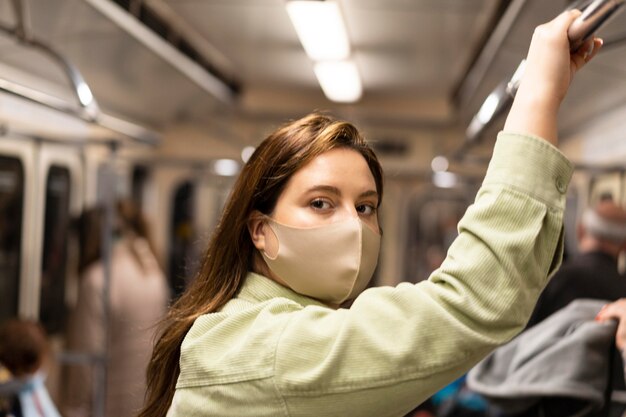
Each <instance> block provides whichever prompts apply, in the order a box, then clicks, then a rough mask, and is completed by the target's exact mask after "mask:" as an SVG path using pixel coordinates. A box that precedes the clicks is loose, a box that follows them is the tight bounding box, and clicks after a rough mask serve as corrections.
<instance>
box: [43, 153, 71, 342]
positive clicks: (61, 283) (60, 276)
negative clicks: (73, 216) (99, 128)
mask: <svg viewBox="0 0 626 417" xmlns="http://www.w3.org/2000/svg"><path fill="white" fill-rule="evenodd" d="M69 204H70V172H69V170H68V169H67V168H64V167H61V166H54V165H53V166H52V167H50V170H49V171H48V178H47V180H46V206H45V207H46V212H45V224H44V237H43V262H42V271H41V292H40V298H39V299H40V304H39V306H40V307H39V317H40V320H41V322H42V324H43V325H44V327H45V329H46V331H48V333H50V334H55V333H58V332H60V331H62V330H63V327H64V321H65V313H66V308H65V272H66V260H67V240H68V227H69V224H70V213H69Z"/></svg>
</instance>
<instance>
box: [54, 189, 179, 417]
mask: <svg viewBox="0 0 626 417" xmlns="http://www.w3.org/2000/svg"><path fill="white" fill-rule="evenodd" d="M116 213H117V215H116V216H115V227H114V243H113V246H112V250H111V270H110V276H111V280H110V287H109V288H110V293H109V302H110V310H109V316H108V323H106V324H107V325H108V332H107V331H106V330H105V327H104V326H105V321H104V320H105V317H104V306H103V300H104V297H103V289H104V285H105V283H104V279H105V271H104V267H105V265H104V262H103V261H102V248H101V245H100V243H101V234H102V231H103V227H102V226H103V224H102V223H103V217H104V212H103V210H101V208H99V207H98V208H93V209H89V210H86V211H84V212H83V213H82V215H81V217H80V219H79V221H78V223H79V225H78V234H79V241H80V248H81V251H80V260H79V261H80V262H79V263H80V265H79V273H80V286H79V293H78V300H77V303H76V307H75V308H74V310H73V311H72V314H71V316H70V321H69V329H68V333H69V334H68V348H69V349H70V350H73V351H76V352H82V353H87V354H91V355H102V354H103V353H105V351H104V349H105V346H108V350H106V353H107V355H108V356H107V381H106V402H105V411H106V415H107V416H116V417H130V416H132V415H135V414H136V413H137V411H138V410H139V409H140V408H141V404H142V401H143V397H144V395H145V370H146V366H147V364H148V361H149V359H150V349H151V348H152V341H153V336H154V326H155V325H156V324H157V323H158V322H159V320H161V319H162V318H163V316H164V314H165V309H166V306H167V302H168V298H169V290H168V287H167V283H166V280H165V277H164V275H163V273H162V272H161V269H160V267H159V265H158V263H157V260H156V257H155V256H154V252H153V251H152V250H151V245H150V243H149V242H150V239H149V233H148V226H147V223H146V221H145V219H144V217H143V215H142V213H141V212H140V211H139V209H138V208H137V207H136V206H135V204H133V203H131V202H130V201H121V202H119V203H118V204H117V212H116ZM107 336H108V338H107ZM94 368H95V366H87V365H82V366H78V365H76V366H72V367H70V368H68V378H67V383H66V385H65V391H66V392H65V394H66V395H65V397H66V398H65V404H64V405H65V408H64V410H63V411H64V413H63V414H64V415H66V416H69V417H81V416H89V415H92V408H93V403H94V399H93V398H92V394H93V392H94V389H93V387H94V379H95V378H94V376H93V374H92V372H93V369H94ZM99 388H104V387H99Z"/></svg>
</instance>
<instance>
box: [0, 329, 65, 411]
mask: <svg viewBox="0 0 626 417" xmlns="http://www.w3.org/2000/svg"><path fill="white" fill-rule="evenodd" d="M49 360H50V347H49V346H48V339H47V336H46V332H45V330H44V329H43V327H42V326H41V325H40V324H39V323H37V322H34V321H30V320H22V319H10V320H7V321H6V322H4V323H3V324H2V326H0V416H22V417H60V416H59V412H58V411H57V409H56V407H55V405H54V404H53V402H52V400H51V399H50V396H49V395H48V390H47V389H46V386H45V385H44V381H45V375H46V366H47V364H48V361H49Z"/></svg>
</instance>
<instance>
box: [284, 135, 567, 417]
mask: <svg viewBox="0 0 626 417" xmlns="http://www.w3.org/2000/svg"><path fill="white" fill-rule="evenodd" d="M571 174H572V166H571V164H570V163H569V162H568V161H567V159H565V157H564V156H563V155H562V154H561V153H560V152H559V151H558V150H557V149H556V148H554V147H553V146H552V145H550V144H548V143H547V142H546V141H543V140H541V139H539V138H535V137H529V136H524V135H515V134H506V133H501V134H500V135H499V138H498V141H497V143H496V146H495V149H494V154H493V157H492V160H491V162H490V166H489V169H488V171H487V175H486V177H485V180H484V182H483V185H482V187H481V189H480V190H479V192H478V194H477V197H476V200H475V202H474V204H473V205H471V206H470V207H469V208H468V210H467V212H466V213H465V215H464V217H463V219H462V220H461V221H460V223H459V226H458V228H459V236H458V237H457V239H456V240H455V241H454V243H453V244H452V246H451V248H450V250H449V252H448V255H447V258H446V259H445V261H444V262H443V264H442V266H441V268H439V269H438V270H436V271H434V272H433V273H432V275H431V276H430V278H429V279H428V280H427V281H424V282H421V283H419V284H416V285H413V284H409V283H403V284H400V285H398V286H397V287H394V288H391V287H383V288H373V289H370V290H367V291H365V292H364V293H363V294H361V295H360V296H359V297H357V299H356V300H355V301H354V303H353V305H352V307H351V308H350V309H348V310H346V309H342V310H337V311H333V310H330V309H325V308H320V307H313V306H309V307H306V308H304V309H303V310H301V311H299V312H297V313H296V314H293V315H292V317H291V319H290V320H289V321H288V323H287V324H286V325H285V327H284V329H283V332H282V334H281V337H280V339H279V341H278V343H277V346H276V361H275V368H276V369H275V378H276V384H277V390H278V392H279V393H280V395H281V396H282V398H283V400H284V403H285V404H286V407H287V408H288V409H290V411H291V412H292V413H293V414H291V415H294V416H296V415H307V413H311V412H312V413H314V414H316V415H377V416H386V415H390V416H392V415H402V413H403V412H406V411H408V410H410V409H411V408H412V407H414V406H415V405H417V404H419V403H420V402H421V401H423V400H424V399H426V398H427V397H429V396H430V395H431V394H433V393H434V392H435V391H436V390H438V389H439V388H441V387H442V386H444V385H445V384H446V383H448V382H450V381H452V380H453V379H455V378H457V377H459V376H460V375H462V374H463V373H464V372H466V371H467V370H468V369H469V368H470V367H471V366H473V365H474V364H475V363H476V362H478V361H479V360H480V359H481V358H482V357H484V356H485V355H486V354H487V353H488V352H490V351H491V350H492V349H493V348H495V347H496V346H498V345H500V344H502V343H504V342H506V341H508V340H509V339H511V338H512V337H513V336H514V335H516V334H517V333H518V332H519V331H521V330H522V329H523V327H524V325H525V324H526V321H527V320H528V317H529V316H530V313H531V311H532V309H533V306H534V304H535V302H536V299H537V297H538V296H539V294H540V292H541V290H542V289H543V287H544V285H545V284H546V282H547V279H548V276H549V275H550V274H551V273H552V272H553V271H554V270H555V269H556V268H557V267H558V265H559V264H560V261H561V257H562V247H563V246H562V239H563V236H562V229H563V210H564V206H565V193H566V190H567V184H568V183H569V180H570V178H571Z"/></svg>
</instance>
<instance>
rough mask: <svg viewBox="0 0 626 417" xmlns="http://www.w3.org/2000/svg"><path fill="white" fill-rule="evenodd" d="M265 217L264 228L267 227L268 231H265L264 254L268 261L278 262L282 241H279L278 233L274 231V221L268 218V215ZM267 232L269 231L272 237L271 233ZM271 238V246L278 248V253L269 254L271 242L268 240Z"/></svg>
mask: <svg viewBox="0 0 626 417" xmlns="http://www.w3.org/2000/svg"><path fill="white" fill-rule="evenodd" d="M263 217H264V222H265V225H264V227H266V229H265V230H266V235H265V249H264V250H263V254H264V255H265V256H266V257H267V258H268V259H270V260H272V261H274V260H276V258H278V251H279V249H280V240H278V235H276V232H275V231H274V228H273V227H272V226H271V225H270V224H271V222H272V219H271V218H270V217H269V216H267V215H265V216H263ZM267 230H269V232H271V235H270V233H268V232H267ZM270 236H271V240H272V244H271V246H273V247H275V248H276V253H274V254H270V253H268V252H267V247H268V241H269V239H268V238H270Z"/></svg>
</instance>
